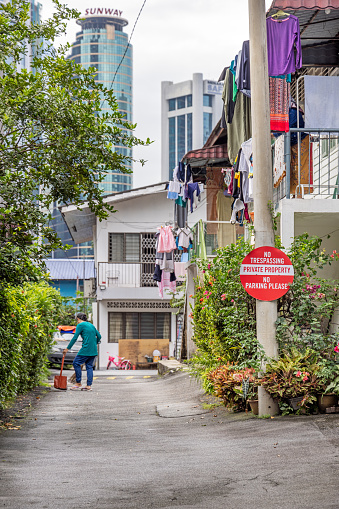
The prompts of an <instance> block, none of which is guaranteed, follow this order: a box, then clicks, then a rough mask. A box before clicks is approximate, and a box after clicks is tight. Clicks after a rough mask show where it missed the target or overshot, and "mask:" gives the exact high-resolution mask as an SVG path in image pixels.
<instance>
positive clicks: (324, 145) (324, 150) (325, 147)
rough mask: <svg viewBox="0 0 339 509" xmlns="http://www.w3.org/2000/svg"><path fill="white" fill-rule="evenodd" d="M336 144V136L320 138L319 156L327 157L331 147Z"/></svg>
mask: <svg viewBox="0 0 339 509" xmlns="http://www.w3.org/2000/svg"><path fill="white" fill-rule="evenodd" d="M337 145H338V136H337V137H335V136H333V137H332V136H331V137H330V138H329V137H326V138H322V140H321V157H322V158H324V157H328V156H329V154H330V152H331V151H332V149H334V147H336V146H337Z"/></svg>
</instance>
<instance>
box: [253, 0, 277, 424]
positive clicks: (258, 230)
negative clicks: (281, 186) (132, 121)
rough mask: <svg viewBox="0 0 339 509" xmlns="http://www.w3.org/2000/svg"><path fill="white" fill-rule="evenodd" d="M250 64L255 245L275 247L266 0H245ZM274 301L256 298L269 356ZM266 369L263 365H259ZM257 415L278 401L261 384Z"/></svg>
mask: <svg viewBox="0 0 339 509" xmlns="http://www.w3.org/2000/svg"><path fill="white" fill-rule="evenodd" d="M248 11H249V28H250V63H251V110H252V147H253V166H254V170H253V178H254V181H253V188H254V189H253V191H254V193H253V198H254V232H255V247H256V248H257V247H261V246H274V231H273V224H272V218H271V214H270V210H269V208H268V203H269V202H272V200H273V182H272V159H271V132H270V102H269V81H268V65H267V37H266V16H265V0H248ZM276 320H277V301H276V300H274V301H270V302H268V301H261V300H257V301H256V322H257V338H258V341H259V343H260V344H261V345H262V346H263V348H264V351H265V354H266V355H267V356H268V357H274V358H277V357H278V345H277V341H276V328H275V322H276ZM262 371H265V366H264V365H263V366H262ZM258 398H259V415H266V414H269V415H275V414H277V413H278V404H277V403H276V402H275V401H274V400H273V398H272V397H271V395H270V394H269V393H268V392H266V390H265V389H264V388H263V387H259V388H258Z"/></svg>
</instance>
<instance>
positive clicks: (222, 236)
mask: <svg viewBox="0 0 339 509" xmlns="http://www.w3.org/2000/svg"><path fill="white" fill-rule="evenodd" d="M242 234H243V228H242V227H239V225H235V224H232V223H231V221H199V222H198V223H196V224H195V225H194V227H193V255H194V256H195V257H197V258H201V259H204V258H207V257H212V256H215V250H216V249H218V248H219V247H226V246H228V245H229V244H231V243H232V242H234V241H235V240H236V238H237V237H239V235H242Z"/></svg>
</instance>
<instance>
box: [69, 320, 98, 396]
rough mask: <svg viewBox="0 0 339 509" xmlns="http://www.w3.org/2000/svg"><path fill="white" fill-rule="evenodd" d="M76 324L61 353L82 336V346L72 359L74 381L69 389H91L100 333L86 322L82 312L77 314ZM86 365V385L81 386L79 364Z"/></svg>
mask: <svg viewBox="0 0 339 509" xmlns="http://www.w3.org/2000/svg"><path fill="white" fill-rule="evenodd" d="M77 322H78V324H77V326H76V329H75V334H74V336H73V338H72V339H71V341H70V342H69V343H68V345H67V348H65V349H64V351H63V353H64V354H66V353H67V352H68V350H69V349H71V348H72V346H73V345H74V343H75V342H76V340H77V339H78V337H79V336H81V337H82V348H81V349H80V350H79V352H78V354H77V356H76V357H75V359H74V361H73V367H74V371H75V377H76V383H75V384H74V385H73V387H71V391H76V390H81V391H91V390H92V383H93V364H94V359H95V357H96V356H97V355H98V347H97V345H98V343H100V340H101V334H100V332H99V331H97V329H96V328H95V327H94V325H93V324H92V323H89V322H87V316H86V315H85V314H84V313H78V314H77ZM82 364H85V365H86V371H87V385H86V386H85V387H82V386H81V365H82Z"/></svg>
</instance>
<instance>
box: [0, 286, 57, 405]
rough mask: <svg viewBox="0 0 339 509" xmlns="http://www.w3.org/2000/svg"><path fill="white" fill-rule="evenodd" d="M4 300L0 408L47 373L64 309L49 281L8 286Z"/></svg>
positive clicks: (0, 317) (0, 324)
mask: <svg viewBox="0 0 339 509" xmlns="http://www.w3.org/2000/svg"><path fill="white" fill-rule="evenodd" d="M1 297H2V306H1V311H0V343H1V349H0V407H2V406H3V405H4V404H5V402H6V401H7V400H8V399H10V398H13V397H15V396H16V395H17V394H20V393H23V392H26V391H28V390H30V389H32V388H33V387H35V386H36V385H37V384H38V383H39V382H40V381H41V379H42V378H43V377H44V375H45V374H46V366H47V354H48V352H49V351H50V348H51V345H52V342H53V332H54V330H55V328H56V325H57V324H58V316H59V312H60V306H61V297H60V293H59V292H58V291H57V290H55V289H53V288H51V287H50V286H49V285H48V284H47V283H46V282H40V283H26V284H24V285H23V286H22V287H18V286H16V287H7V288H6V289H4V290H3V291H2V295H1Z"/></svg>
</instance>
